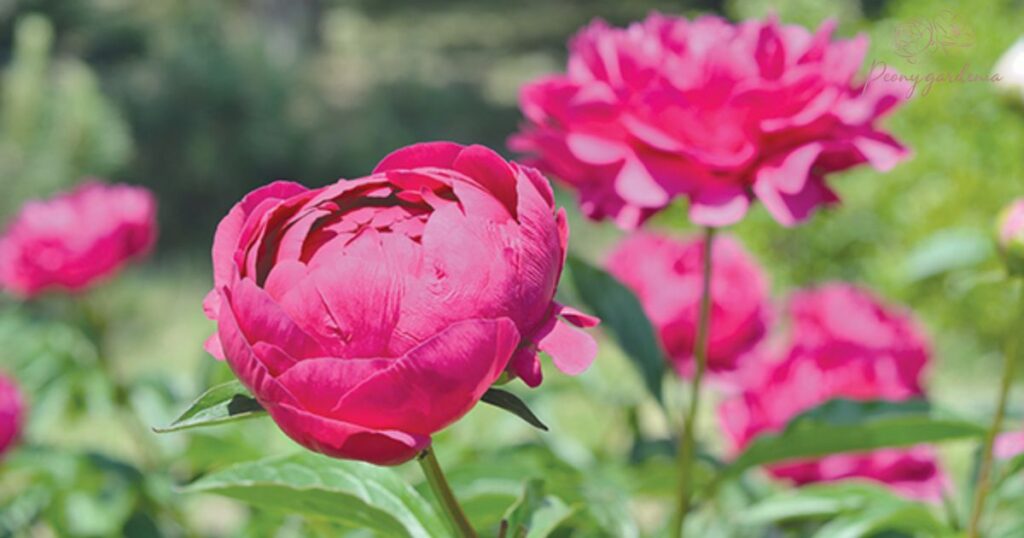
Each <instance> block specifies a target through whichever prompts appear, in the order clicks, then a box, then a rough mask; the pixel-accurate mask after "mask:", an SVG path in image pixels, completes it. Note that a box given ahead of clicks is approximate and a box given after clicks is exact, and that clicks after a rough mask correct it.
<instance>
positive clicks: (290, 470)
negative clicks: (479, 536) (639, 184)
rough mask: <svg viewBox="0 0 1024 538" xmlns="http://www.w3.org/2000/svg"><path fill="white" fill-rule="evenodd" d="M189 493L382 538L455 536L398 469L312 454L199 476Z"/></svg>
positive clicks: (190, 486) (268, 460) (186, 489)
mask: <svg viewBox="0 0 1024 538" xmlns="http://www.w3.org/2000/svg"><path fill="white" fill-rule="evenodd" d="M185 491H186V492H189V493H215V494H218V495H224V496H226V497H231V498H234V499H238V500H240V501H243V502H246V503H249V504H252V505H254V506H258V507H260V508H265V509H268V510H275V511H281V512H285V513H293V514H302V515H305V516H307V517H311V518H318V519H325V520H330V521H335V522H338V523H341V524H344V525H347V526H351V527H353V528H360V529H366V530H369V531H373V532H376V533H378V534H379V535H381V536H407V537H410V538H433V537H435V536H448V535H450V534H451V531H449V529H448V526H447V525H446V524H445V522H444V521H443V520H442V519H441V518H440V516H439V515H438V513H437V512H436V511H435V510H434V507H433V505H432V504H430V502H429V501H427V500H426V499H424V498H423V497H422V496H421V495H420V494H419V493H418V492H417V491H416V490H415V489H413V488H412V487H411V486H409V485H408V484H406V483H405V482H404V481H403V480H402V479H401V478H400V477H399V476H398V475H397V474H396V473H395V472H394V471H392V470H390V469H387V468H384V467H378V466H375V465H370V464H368V463H362V462H356V461H345V460H335V459H331V458H327V457H324V456H320V455H318V454H313V453H302V454H297V455H294V456H288V457H278V458H270V459H266V460H260V461H255V462H249V463H242V464H238V465H234V466H232V467H229V468H227V469H224V470H222V471H218V472H215V473H212V474H209V475H207V476H204V477H203V478H200V479H199V480H197V481H195V482H193V483H192V484H190V485H189V486H187V487H186V488H185Z"/></svg>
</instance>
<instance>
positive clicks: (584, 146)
mask: <svg viewBox="0 0 1024 538" xmlns="http://www.w3.org/2000/svg"><path fill="white" fill-rule="evenodd" d="M565 143H566V145H567V146H568V148H569V151H570V152H572V155H573V156H574V157H576V158H577V159H579V160H581V161H583V162H585V163H587V164H593V165H605V164H615V163H617V162H621V161H622V159H624V158H626V153H627V151H628V150H627V149H626V147H625V145H624V144H622V143H621V142H618V141H614V140H608V139H606V138H602V137H600V136H595V135H590V134H584V133H571V134H569V135H568V136H566V138H565Z"/></svg>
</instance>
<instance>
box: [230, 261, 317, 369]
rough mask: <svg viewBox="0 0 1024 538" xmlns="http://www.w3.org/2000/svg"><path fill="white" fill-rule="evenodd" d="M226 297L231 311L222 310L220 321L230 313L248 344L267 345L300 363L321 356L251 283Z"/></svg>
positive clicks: (240, 284) (245, 281) (243, 283)
mask: <svg viewBox="0 0 1024 538" xmlns="http://www.w3.org/2000/svg"><path fill="white" fill-rule="evenodd" d="M229 297H230V300H229V301H228V302H227V305H230V308H221V319H223V311H224V310H232V311H233V313H234V318H235V319H236V320H237V322H238V327H239V329H241V331H242V334H243V335H244V336H245V338H246V340H247V341H248V342H249V343H250V344H254V343H256V342H269V343H272V344H274V345H276V346H278V347H280V348H281V349H282V350H284V351H286V352H287V353H288V354H289V355H291V356H293V357H296V358H300V359H303V358H308V357H316V356H319V355H321V354H322V351H321V349H320V347H319V346H318V345H317V344H316V341H314V340H313V339H312V338H310V336H309V335H308V334H306V333H305V332H304V331H303V330H302V329H301V328H299V326H298V325H296V324H295V321H293V320H292V319H291V318H290V317H288V314H286V313H285V312H284V310H282V309H281V307H280V306H279V305H278V304H277V303H275V302H274V301H273V300H272V299H271V298H270V296H269V295H268V294H267V292H266V291H264V290H263V289H261V288H259V287H257V286H256V284H255V283H254V282H253V281H252V279H250V278H244V279H242V280H240V281H239V282H238V283H237V284H235V286H234V288H232V289H231V292H230V296H229ZM221 336H222V337H223V334H222V335H221ZM228 355H229V356H230V353H229V354H228Z"/></svg>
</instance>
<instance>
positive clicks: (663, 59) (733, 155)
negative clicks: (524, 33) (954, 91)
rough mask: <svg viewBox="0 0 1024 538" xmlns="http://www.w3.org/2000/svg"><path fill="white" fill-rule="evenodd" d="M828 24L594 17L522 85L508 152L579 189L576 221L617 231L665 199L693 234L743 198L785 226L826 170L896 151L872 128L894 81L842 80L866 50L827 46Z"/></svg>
mask: <svg viewBox="0 0 1024 538" xmlns="http://www.w3.org/2000/svg"><path fill="white" fill-rule="evenodd" d="M834 27H835V24H834V23H832V22H827V23H825V24H823V25H822V26H821V28H819V29H818V31H817V32H816V33H813V34H812V33H810V32H809V31H807V30H806V29H805V28H803V27H800V26H788V25H781V24H779V22H778V21H777V20H775V19H774V18H769V19H767V20H764V21H747V22H743V23H740V24H736V25H733V24H730V23H728V22H727V21H725V20H723V19H720V18H717V17H707V16H706V17H700V18H697V19H695V20H692V21H691V20H687V19H685V18H680V17H670V16H665V15H660V14H652V15H650V16H649V17H648V18H647V19H646V20H644V21H643V22H637V23H634V24H631V25H630V26H629V27H628V28H624V29H619V28H612V27H609V26H608V24H606V23H605V22H604V21H600V20H597V21H595V22H593V23H591V24H590V25H589V26H587V27H586V28H584V29H583V30H582V31H580V32H579V33H578V34H577V35H576V37H575V38H574V39H573V40H572V41H571V42H570V45H569V62H568V69H567V72H566V73H565V74H559V75H553V76H548V77H545V78H541V79H539V80H536V81H534V82H532V83H530V84H528V85H526V86H525V87H524V88H523V90H522V92H521V95H520V106H521V108H522V110H523V114H524V115H525V116H526V123H525V125H524V126H523V127H522V130H521V132H520V133H519V134H518V135H516V136H514V137H513V138H512V139H511V140H510V146H511V147H512V148H513V149H515V150H517V151H522V152H525V153H529V154H532V155H534V156H535V157H536V164H537V165H538V166H540V167H541V168H542V169H543V170H544V171H545V172H549V173H551V174H554V175H555V176H557V177H559V178H560V179H561V180H562V181H564V182H565V183H567V184H569V185H571V186H572V187H574V188H576V189H578V190H579V194H580V198H581V204H582V207H583V210H584V211H585V212H586V213H587V214H588V215H589V216H591V217H592V218H604V217H612V218H614V219H615V220H616V221H617V222H618V224H619V225H620V226H622V227H625V228H632V227H635V226H637V225H639V224H640V223H641V222H643V221H644V220H645V219H646V218H648V217H650V216H651V215H653V214H654V213H655V212H657V211H659V210H661V209H664V208H665V207H666V206H667V205H668V204H669V203H670V202H671V201H672V200H673V198H674V197H677V196H685V197H686V198H688V199H689V200H690V218H691V220H693V222H695V223H697V224H700V225H706V226H726V225H729V224H733V223H735V222H737V221H739V220H741V219H742V218H743V216H744V215H745V214H746V212H747V209H748V206H749V205H750V202H751V200H753V199H754V198H757V199H759V200H761V202H762V203H763V204H764V205H765V207H766V208H767V210H768V211H769V212H770V213H771V214H772V216H773V217H774V218H775V219H776V220H777V221H779V222H780V223H781V224H783V225H786V226H790V225H794V224H796V223H798V222H800V221H802V220H804V219H806V218H807V217H808V216H809V215H810V213H811V212H812V211H813V210H814V209H815V208H816V207H818V206H820V205H824V204H831V203H834V202H836V201H837V197H836V194H835V193H834V192H833V191H832V190H830V189H829V187H828V186H827V185H826V183H825V176H826V175H827V174H828V173H830V172H836V171H840V170H845V169H847V168H850V167H853V166H856V165H859V164H863V163H868V164H871V165H872V166H874V167H875V168H876V169H878V170H882V171H886V170H889V169H890V168H892V167H893V166H895V165H896V163H897V162H899V161H900V160H901V159H904V158H906V157H907V155H908V151H907V150H906V149H905V148H904V147H903V146H902V145H900V143H899V142H897V141H896V140H895V139H894V138H893V137H892V136H890V135H889V134H888V133H886V132H884V131H882V130H881V129H880V128H879V127H878V125H877V123H878V121H879V119H880V118H881V117H882V116H884V115H885V114H886V113H887V112H889V111H891V110H892V109H893V108H894V107H896V106H897V105H899V104H900V103H901V102H902V101H903V100H904V99H905V96H906V95H907V87H906V84H905V83H899V82H887V81H885V80H883V79H888V78H890V77H876V80H871V81H870V82H869V83H860V82H855V81H854V79H855V75H856V73H857V71H858V70H859V69H860V67H861V64H862V62H863V59H864V54H865V52H866V51H867V47H868V40H867V38H866V37H864V36H858V37H856V38H854V39H850V40H835V41H834V40H832V38H831V35H832V32H833V29H834Z"/></svg>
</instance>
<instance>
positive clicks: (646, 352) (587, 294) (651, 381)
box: [568, 255, 666, 402]
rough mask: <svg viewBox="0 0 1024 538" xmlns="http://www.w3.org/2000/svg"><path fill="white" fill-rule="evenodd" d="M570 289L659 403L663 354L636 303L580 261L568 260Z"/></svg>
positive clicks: (609, 277) (623, 289) (608, 278)
mask: <svg viewBox="0 0 1024 538" xmlns="http://www.w3.org/2000/svg"><path fill="white" fill-rule="evenodd" d="M568 264H569V269H570V274H571V276H572V281H573V286H574V287H575V288H576V293H577V294H578V295H579V297H580V299H581V300H582V301H583V302H584V303H585V304H586V305H587V307H588V308H590V310H592V311H593V312H594V313H595V314H596V315H597V316H598V317H599V318H601V325H602V326H603V327H605V328H607V329H608V331H609V332H610V333H611V335H612V336H613V337H614V338H615V341H616V342H618V344H619V347H621V348H622V351H623V352H625V354H626V356H627V357H629V359H630V361H631V362H632V363H633V365H634V366H635V367H636V369H637V370H638V371H639V373H640V377H641V378H642V379H643V381H644V385H645V386H646V387H647V390H648V391H650V393H651V394H652V395H653V396H654V398H655V399H656V400H658V402H662V401H663V400H662V388H661V382H662V378H663V377H664V375H665V364H666V362H665V354H664V352H663V351H662V349H661V344H660V343H659V341H658V338H657V335H656V333H655V331H654V326H653V325H652V324H651V322H650V320H649V319H648V318H647V314H646V313H645V312H644V310H643V307H642V306H641V305H640V301H639V300H638V299H637V298H636V295H634V294H633V292H632V291H630V290H629V288H627V287H626V286H624V285H622V283H621V282H619V281H618V280H617V279H616V278H615V277H613V276H612V275H610V274H608V273H607V272H606V271H603V270H601V269H599V268H597V267H594V266H592V265H590V264H588V263H587V262H585V261H583V260H582V259H580V258H578V257H576V256H572V255H570V256H569V257H568Z"/></svg>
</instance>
